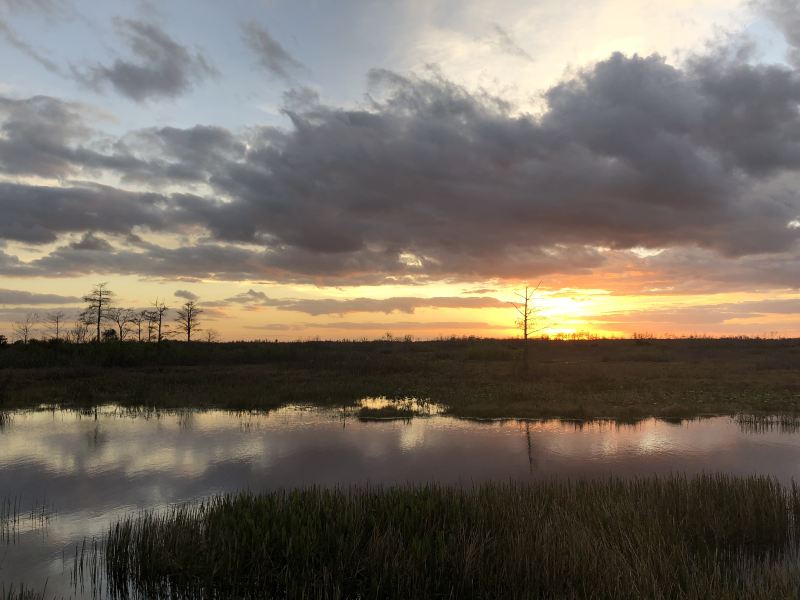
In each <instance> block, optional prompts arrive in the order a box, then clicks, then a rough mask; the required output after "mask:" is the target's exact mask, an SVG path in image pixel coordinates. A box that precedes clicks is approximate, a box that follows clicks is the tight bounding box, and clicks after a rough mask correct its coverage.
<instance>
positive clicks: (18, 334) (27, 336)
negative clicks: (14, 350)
mask: <svg viewBox="0 0 800 600" xmlns="http://www.w3.org/2000/svg"><path fill="white" fill-rule="evenodd" d="M38 322H39V315H38V314H36V313H28V314H27V315H25V318H24V319H23V320H21V321H16V322H15V323H14V324H13V326H14V337H15V338H16V339H17V340H19V341H21V342H22V343H23V344H27V343H28V342H29V341H30V340H31V339H32V338H33V335H34V332H35V328H36V324H37V323H38Z"/></svg>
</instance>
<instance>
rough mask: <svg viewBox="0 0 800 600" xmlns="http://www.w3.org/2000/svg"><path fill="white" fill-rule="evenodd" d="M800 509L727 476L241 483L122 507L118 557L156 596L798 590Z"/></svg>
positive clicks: (770, 488)
mask: <svg viewBox="0 0 800 600" xmlns="http://www.w3.org/2000/svg"><path fill="white" fill-rule="evenodd" d="M798 517H800V491H798V489H797V488H793V489H787V488H784V487H781V486H780V485H779V484H778V483H777V482H775V481H772V480H769V479H764V478H747V479H737V478H731V477H724V476H706V477H700V478H696V479H685V478H680V477H678V478H672V479H649V480H638V481H594V482H580V483H557V482H552V483H543V484H538V485H534V486H525V485H484V486H481V487H476V488H473V489H459V488H449V487H439V486H427V487H403V488H390V489H364V488H356V489H349V490H321V489H310V490H299V491H291V492H277V493H272V494H268V495H262V496H252V495H247V494H243V495H238V496H225V497H219V498H216V499H214V500H211V501H210V502H207V503H205V504H194V505H187V506H183V507H179V508H176V509H174V510H172V511H170V512H167V513H155V514H153V513H150V514H144V515H141V516H139V517H132V518H129V519H126V520H123V521H120V522H118V523H117V524H115V525H114V526H112V528H111V530H110V532H109V534H108V542H107V550H106V552H107V554H106V569H107V573H108V576H109V578H110V583H111V584H112V586H118V587H119V589H123V588H124V586H127V585H129V584H131V585H132V586H133V589H134V590H136V591H137V592H138V593H139V594H141V595H143V596H146V597H159V595H160V594H161V593H163V592H164V590H167V589H171V590H172V591H173V593H174V594H175V595H176V596H178V597H188V598H193V597H231V596H235V597H290V598H535V597H559V598H794V597H797V594H798V593H800V563H798V560H797V559H798V555H797V547H798V544H797V534H798V532H800V520H798Z"/></svg>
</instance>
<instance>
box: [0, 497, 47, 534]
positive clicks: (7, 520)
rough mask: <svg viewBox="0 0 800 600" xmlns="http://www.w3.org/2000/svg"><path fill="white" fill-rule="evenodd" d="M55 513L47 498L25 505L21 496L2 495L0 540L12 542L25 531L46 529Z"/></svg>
mask: <svg viewBox="0 0 800 600" xmlns="http://www.w3.org/2000/svg"><path fill="white" fill-rule="evenodd" d="M53 514H54V510H53V507H52V506H51V505H50V504H49V503H48V501H47V500H42V501H35V502H32V503H31V504H30V505H29V506H27V507H25V506H24V503H23V501H22V499H21V498H20V497H19V496H2V497H0V541H2V542H4V543H6V544H11V543H14V542H16V541H17V538H18V537H19V535H20V534H21V533H23V532H25V531H37V530H42V529H45V528H46V527H47V525H48V524H49V522H50V519H51V517H52V515H53Z"/></svg>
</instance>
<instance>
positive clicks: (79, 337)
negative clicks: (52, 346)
mask: <svg viewBox="0 0 800 600" xmlns="http://www.w3.org/2000/svg"><path fill="white" fill-rule="evenodd" d="M88 337H89V324H88V323H87V322H86V321H84V320H83V319H82V318H81V317H78V318H77V319H76V320H75V323H74V324H73V325H72V329H70V330H69V332H67V340H68V341H71V342H73V343H75V344H84V343H86V340H87V338H88Z"/></svg>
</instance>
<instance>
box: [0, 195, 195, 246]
mask: <svg viewBox="0 0 800 600" xmlns="http://www.w3.org/2000/svg"><path fill="white" fill-rule="evenodd" d="M193 201H194V200H193V198H192V197H190V196H185V195H180V196H178V195H173V196H163V195H160V194H154V193H138V192H128V191H123V190H120V189H116V188H112V187H108V186H103V185H99V184H88V183H87V184H84V185H83V186H82V187H78V186H72V187H57V186H33V185H23V184H13V183H0V214H2V215H3V219H2V220H0V238H4V239H10V240H18V241H22V242H29V243H49V242H53V241H55V240H56V239H57V237H58V235H59V234H63V233H72V232H85V231H87V230H88V231H90V232H104V233H111V234H125V233H129V232H131V230H132V229H134V228H135V227H147V228H150V229H153V230H159V229H170V230H174V227H175V226H176V225H178V226H180V225H181V224H184V223H188V222H190V221H191V217H189V215H184V214H183V213H184V212H185V209H186V208H188V207H190V206H191V205H192V203H193ZM197 201H201V200H199V199H198V200H197ZM82 243H83V244H85V246H83V247H82V246H81V245H80V243H79V244H78V245H75V246H73V247H72V248H73V249H74V250H92V251H94V250H97V249H99V247H98V244H103V248H102V249H106V250H108V249H109V247H107V246H105V245H104V242H103V240H101V239H99V238H97V237H96V235H95V234H94V233H88V234H87V235H86V237H84V240H83V242H82ZM105 243H107V242H105Z"/></svg>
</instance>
